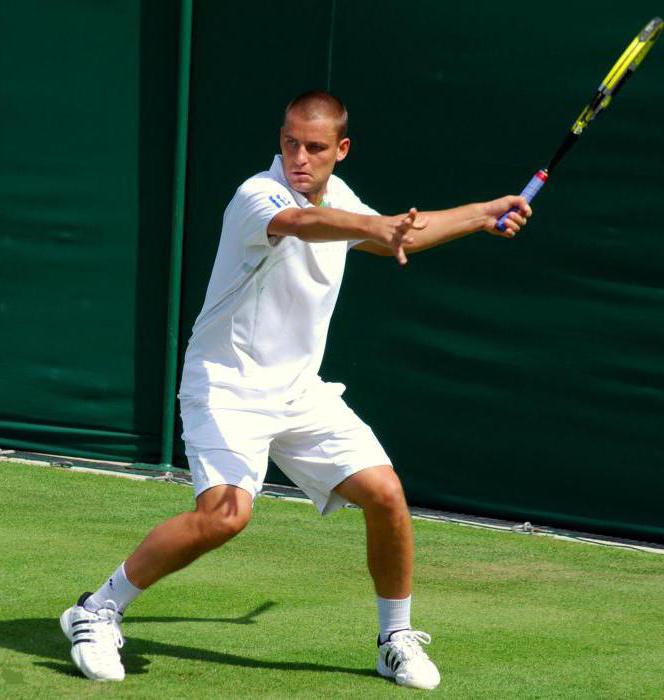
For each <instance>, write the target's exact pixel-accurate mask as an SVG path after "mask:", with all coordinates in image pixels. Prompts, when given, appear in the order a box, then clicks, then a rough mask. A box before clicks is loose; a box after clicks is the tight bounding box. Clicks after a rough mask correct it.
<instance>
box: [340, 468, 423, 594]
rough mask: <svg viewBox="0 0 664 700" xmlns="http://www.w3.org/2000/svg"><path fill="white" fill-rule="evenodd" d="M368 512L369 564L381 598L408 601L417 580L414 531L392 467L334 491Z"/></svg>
mask: <svg viewBox="0 0 664 700" xmlns="http://www.w3.org/2000/svg"><path fill="white" fill-rule="evenodd" d="M334 490H335V491H336V492H337V493H338V494H339V495H341V496H343V497H344V498H345V499H346V500H348V501H350V502H351V503H354V504H356V505H358V506H360V507H361V508H362V510H363V511H364V519H365V522H366V528H367V562H368V565H369V572H370V573H371V576H372V578H373V580H374V586H375V588H376V593H377V594H378V595H379V596H380V597H381V598H392V599H394V598H407V597H408V596H409V595H410V594H411V587H412V576H413V550H414V546H413V529H412V526H411V518H410V513H409V511H408V506H407V504H406V498H405V496H404V493H403V488H402V487H401V482H400V481H399V477H398V476H397V475H396V474H395V472H394V470H393V469H392V468H391V467H388V466H379V467H371V468H369V469H364V470H363V471H361V472H358V473H357V474H353V476H350V477H348V478H347V479H346V480H345V481H342V482H341V484H339V485H338V486H337V487H336V488H335V489H334Z"/></svg>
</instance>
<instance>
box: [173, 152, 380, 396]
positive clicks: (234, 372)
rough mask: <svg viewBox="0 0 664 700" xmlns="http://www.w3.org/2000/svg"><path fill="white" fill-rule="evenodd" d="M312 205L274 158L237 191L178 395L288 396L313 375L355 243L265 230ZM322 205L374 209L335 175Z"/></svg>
mask: <svg viewBox="0 0 664 700" xmlns="http://www.w3.org/2000/svg"><path fill="white" fill-rule="evenodd" d="M310 206H313V205H312V204H311V203H310V202H309V201H308V200H307V199H306V197H304V195H301V194H300V193H299V192H295V191H294V190H292V189H291V188H290V187H289V185H288V181H287V180H286V177H285V176H284V172H283V167H282V163H281V156H275V158H274V161H273V163H272V167H271V168H270V170H269V171H266V172H262V173H258V174H257V175H254V176H253V177H251V178H249V179H248V180H247V181H246V182H244V183H243V184H242V185H241V186H240V187H239V188H238V190H237V192H236V193H235V196H234V197H233V199H232V200H231V202H230V204H229V205H228V207H227V208H226V211H225V212H224V219H223V226H222V229H221V239H220V242H219V250H218V252H217V257H216V260H215V263H214V268H213V270H212V277H211V279H210V284H209V286H208V290H207V294H206V297H205V302H204V304H203V310H202V311H201V313H200V314H199V316H198V318H197V319H196V323H195V324H194V328H193V332H192V336H191V339H190V340H189V345H188V347H187V352H186V355H185V361H184V369H183V374H182V383H181V385H180V394H179V395H180V397H181V398H183V399H184V398H196V399H198V400H201V401H203V402H205V403H206V404H207V405H209V406H212V407H215V406H216V407H222V406H236V405H238V402H239V403H244V404H246V403H247V401H250V402H252V403H253V402H258V403H264V402H266V401H268V402H271V401H275V400H276V401H289V400H291V399H293V398H296V397H297V396H299V395H300V394H301V393H302V392H303V391H305V390H306V389H307V387H309V386H312V385H313V384H314V383H316V382H319V381H320V379H319V378H318V371H319V369H320V365H321V362H322V359H323V352H324V350H325V341H326V339H327V332H328V328H329V325H330V319H331V317H332V312H333V310H334V306H335V303H336V301H337V296H338V294H339V287H340V285H341V279H342V277H343V272H344V266H345V262H346V253H347V251H348V249H349V248H350V247H351V246H352V245H353V244H354V243H357V242H358V241H351V242H348V241H333V242H323V243H308V242H305V241H302V240H300V239H299V238H296V237H295V236H284V237H280V236H268V234H267V226H268V224H269V223H270V221H271V220H272V218H273V217H274V216H275V215H276V214H278V213H279V212H280V211H283V210H284V209H288V208H291V207H301V208H304V207H310ZM325 206H328V207H334V208H335V209H343V210H345V211H350V212H354V213H357V214H376V213H377V212H376V211H375V210H373V209H371V208H370V207H368V206H366V205H365V204H363V203H362V202H361V201H360V200H359V198H358V197H357V196H356V195H355V194H354V193H353V191H352V190H351V189H350V188H349V187H348V185H346V184H345V183H344V182H343V180H341V179H340V178H338V177H336V176H335V175H332V176H331V177H330V180H329V182H328V185H327V192H326V194H325Z"/></svg>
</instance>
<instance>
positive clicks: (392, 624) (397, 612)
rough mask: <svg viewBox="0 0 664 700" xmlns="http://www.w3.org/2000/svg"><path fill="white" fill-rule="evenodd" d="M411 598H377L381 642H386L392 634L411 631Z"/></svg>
mask: <svg viewBox="0 0 664 700" xmlns="http://www.w3.org/2000/svg"><path fill="white" fill-rule="evenodd" d="M410 598H411V597H410V596H408V598H401V599H398V598H381V597H380V596H377V597H376V599H377V602H378V623H379V625H380V641H381V643H382V642H384V641H385V640H386V639H387V638H388V637H389V636H390V634H391V633H392V632H396V631H397V630H409V629H410Z"/></svg>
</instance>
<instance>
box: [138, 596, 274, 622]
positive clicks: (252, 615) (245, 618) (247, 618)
mask: <svg viewBox="0 0 664 700" xmlns="http://www.w3.org/2000/svg"><path fill="white" fill-rule="evenodd" d="M275 605H276V603H275V602H274V601H273V600H268V601H267V602H265V603H263V604H262V605H259V606H258V607H257V608H256V609H255V610H251V611H250V612H248V613H247V614H246V615H242V617H197V618H191V617H132V616H131V615H127V617H125V622H132V623H133V622H222V623H224V624H230V625H255V624H256V618H257V617H258V616H259V615H262V614H263V613H264V612H267V611H268V610H270V608H273V607H274V606H275Z"/></svg>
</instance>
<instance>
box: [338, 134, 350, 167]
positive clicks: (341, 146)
mask: <svg viewBox="0 0 664 700" xmlns="http://www.w3.org/2000/svg"><path fill="white" fill-rule="evenodd" d="M349 149H350V139H349V138H348V137H346V138H344V139H341V141H339V143H338V145H337V163H340V162H341V161H342V160H343V159H344V158H345V157H346V156H347V155H348V151H349Z"/></svg>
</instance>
